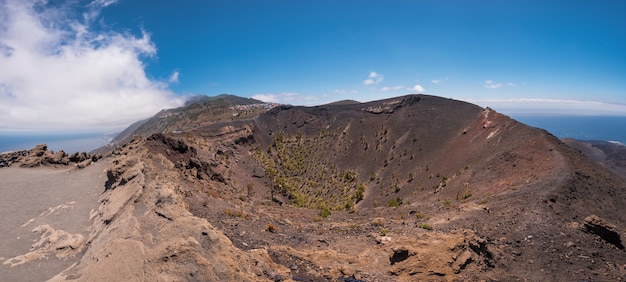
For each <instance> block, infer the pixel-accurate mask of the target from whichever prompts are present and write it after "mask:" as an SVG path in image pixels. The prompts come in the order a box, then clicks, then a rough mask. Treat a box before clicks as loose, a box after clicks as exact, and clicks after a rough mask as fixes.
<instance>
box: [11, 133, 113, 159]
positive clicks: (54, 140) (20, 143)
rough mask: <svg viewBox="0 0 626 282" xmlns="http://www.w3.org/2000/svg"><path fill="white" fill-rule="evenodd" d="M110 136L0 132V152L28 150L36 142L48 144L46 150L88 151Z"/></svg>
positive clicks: (106, 142)
mask: <svg viewBox="0 0 626 282" xmlns="http://www.w3.org/2000/svg"><path fill="white" fill-rule="evenodd" d="M110 139H111V136H108V135H105V134H103V133H73V134H45V133H27V134H24V133H1V132H0V152H8V151H17V150H29V149H32V148H34V147H35V146H36V145H38V144H46V145H48V150H53V151H55V152H56V151H60V150H63V151H65V152H66V153H68V154H71V153H74V152H90V151H92V150H94V149H97V148H100V147H102V146H104V145H106V144H108V143H109V142H110Z"/></svg>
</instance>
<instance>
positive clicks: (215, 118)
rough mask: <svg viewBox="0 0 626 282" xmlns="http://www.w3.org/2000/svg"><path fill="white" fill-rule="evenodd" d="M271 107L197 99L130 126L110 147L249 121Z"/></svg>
mask: <svg viewBox="0 0 626 282" xmlns="http://www.w3.org/2000/svg"><path fill="white" fill-rule="evenodd" d="M271 106H272V105H271V104H266V103H263V102H261V101H259V100H255V99H249V98H242V97H238V96H234V95H229V94H222V95H218V96H214V97H212V96H204V95H196V96H193V97H191V98H189V99H188V100H187V102H186V103H185V105H183V106H182V107H180V108H175V109H166V110H162V111H160V112H159V113H157V114H156V115H154V117H151V118H149V119H146V120H141V121H137V122H135V123H133V124H131V125H130V126H129V127H128V128H126V129H125V130H124V131H122V132H121V133H120V134H118V135H117V136H116V137H115V138H114V139H113V144H114V145H123V144H125V143H126V142H128V141H130V140H131V139H132V137H133V136H134V135H140V136H142V137H144V138H145V137H148V136H150V135H152V134H155V133H165V132H181V131H186V130H190V129H193V128H198V127H202V126H204V125H207V124H212V123H217V122H226V121H233V120H239V119H249V118H252V117H254V116H256V115H258V114H259V113H262V112H265V111H266V110H267V109H269V108H270V107H271ZM112 147H113V146H110V148H112ZM110 148H109V149H110ZM100 151H103V150H100Z"/></svg>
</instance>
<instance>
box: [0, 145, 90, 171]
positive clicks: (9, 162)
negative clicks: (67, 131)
mask: <svg viewBox="0 0 626 282" xmlns="http://www.w3.org/2000/svg"><path fill="white" fill-rule="evenodd" d="M101 158H102V155H89V154H87V153H85V152H80V153H79V152H76V153H74V154H72V155H68V154H67V153H65V152H64V151H63V150H61V151H58V152H56V153H55V152H54V151H50V150H48V146H47V145H46V144H40V145H37V146H35V148H33V149H31V150H22V151H15V152H9V153H5V154H0V168H1V167H9V166H13V165H19V166H20V167H39V166H69V165H74V166H75V168H77V169H81V168H85V167H87V166H89V165H90V164H91V163H92V162H96V161H98V160H99V159H101Z"/></svg>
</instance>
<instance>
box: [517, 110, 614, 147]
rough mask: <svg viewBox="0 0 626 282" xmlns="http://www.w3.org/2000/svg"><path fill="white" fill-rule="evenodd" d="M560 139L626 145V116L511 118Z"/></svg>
mask: <svg viewBox="0 0 626 282" xmlns="http://www.w3.org/2000/svg"><path fill="white" fill-rule="evenodd" d="M511 117H512V118H513V119H515V120H517V121H520V122H522V123H525V124H527V125H530V126H533V127H538V128H542V129H545V130H547V131H548V132H550V133H552V135H554V136H556V137H558V138H568V137H569V138H574V139H578V140H597V141H618V142H620V143H622V144H626V116H511Z"/></svg>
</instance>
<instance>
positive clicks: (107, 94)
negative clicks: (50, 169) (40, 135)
mask: <svg viewBox="0 0 626 282" xmlns="http://www.w3.org/2000/svg"><path fill="white" fill-rule="evenodd" d="M114 3H116V1H113V0H96V1H93V2H91V4H90V5H87V6H86V7H87V10H86V11H85V12H84V13H83V14H82V18H80V17H76V18H74V17H73V15H72V14H71V13H70V12H69V11H70V10H72V7H67V8H58V7H57V8H52V7H51V6H49V5H47V1H19V0H4V1H0V11H3V12H0V66H2V67H0V131H16V130H29V131H42V130H57V131H75V130H89V131H99V130H112V129H121V128H123V127H125V126H127V125H128V124H130V123H132V122H134V121H137V120H139V119H142V118H145V117H148V116H151V115H153V114H155V113H156V112H158V111H159V110H161V109H163V108H170V107H175V106H178V105H180V104H182V103H183V99H182V98H181V97H179V96H176V95H175V94H174V93H172V92H171V91H170V90H169V88H168V85H167V83H166V82H163V81H157V80H153V79H150V78H148V76H147V75H146V72H145V64H144V62H143V60H144V59H146V58H150V57H153V56H155V55H156V52H157V49H156V46H155V45H154V43H153V42H152V41H151V39H150V35H149V34H148V33H147V32H143V33H142V34H140V35H139V36H134V35H131V34H129V33H119V32H115V31H111V30H106V31H95V30H94V29H93V28H92V25H93V24H94V22H96V20H98V18H99V13H100V10H101V9H102V8H104V7H107V6H109V5H112V4H114ZM65 5H73V4H71V3H70V4H65ZM57 6H58V5H57ZM99 24H100V22H99ZM99 27H101V26H99ZM176 78H177V77H176Z"/></svg>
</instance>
